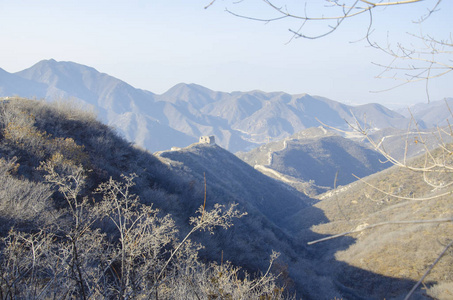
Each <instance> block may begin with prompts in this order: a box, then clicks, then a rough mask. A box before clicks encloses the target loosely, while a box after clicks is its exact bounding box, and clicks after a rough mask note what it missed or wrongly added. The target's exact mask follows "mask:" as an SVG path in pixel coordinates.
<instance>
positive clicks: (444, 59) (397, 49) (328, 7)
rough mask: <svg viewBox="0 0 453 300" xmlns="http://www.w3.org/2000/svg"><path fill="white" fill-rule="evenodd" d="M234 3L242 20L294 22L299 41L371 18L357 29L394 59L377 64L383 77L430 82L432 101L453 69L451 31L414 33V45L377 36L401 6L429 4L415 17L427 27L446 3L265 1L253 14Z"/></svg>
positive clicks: (232, 10) (291, 25)
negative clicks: (435, 83) (438, 82)
mask: <svg viewBox="0 0 453 300" xmlns="http://www.w3.org/2000/svg"><path fill="white" fill-rule="evenodd" d="M215 2H216V0H213V1H211V2H210V3H209V4H208V5H207V6H206V7H205V8H208V7H210V6H212V5H213V4H214V3H215ZM228 2H229V5H227V8H226V11H227V12H228V13H230V14H232V15H233V16H236V17H239V18H245V19H248V20H253V21H257V22H263V23H269V22H283V21H285V22H287V21H289V25H288V26H289V29H288V30H289V32H290V34H291V37H290V39H289V40H290V41H292V40H294V39H298V38H303V39H311V40H312V39H319V38H324V37H327V36H329V35H330V34H332V33H333V32H335V31H337V30H338V29H339V28H341V26H342V24H343V23H344V22H345V21H346V20H349V19H354V18H359V17H360V16H365V17H367V18H366V19H367V20H368V22H367V23H365V24H363V25H362V26H358V27H357V31H359V32H361V33H362V35H363V39H364V40H366V41H367V43H368V45H370V46H372V47H374V48H376V49H378V50H379V51H382V52H383V53H385V54H387V55H389V57H390V62H388V63H376V65H378V66H380V67H382V72H381V73H380V74H378V76H377V77H378V78H388V79H392V80H395V81H398V83H397V84H396V85H394V86H392V87H391V88H389V89H393V88H396V87H399V86H401V85H404V84H407V83H411V82H418V81H425V82H426V91H427V92H426V93H427V97H428V100H429V92H428V91H429V82H430V80H432V79H435V78H438V77H441V76H444V75H446V74H447V73H449V72H451V71H452V70H453V64H452V59H451V57H452V54H453V39H452V36H451V33H450V35H449V36H446V37H436V36H435V35H434V34H433V33H432V34H429V33H419V34H413V33H409V37H411V38H412V39H411V42H410V44H404V43H402V42H401V41H398V42H397V43H396V45H394V46H393V45H392V44H391V43H390V42H389V41H386V42H377V41H376V39H374V38H373V33H374V32H375V30H376V28H375V26H374V24H373V22H374V20H375V19H377V18H378V16H379V15H382V14H386V13H387V12H388V11H390V10H391V9H392V8H395V7H400V6H414V5H422V4H423V5H425V6H426V10H425V13H424V14H423V15H419V16H414V19H413V22H414V23H420V24H421V23H423V22H425V21H426V20H427V19H428V18H430V17H431V16H432V15H433V14H435V13H436V12H437V11H438V10H440V9H441V8H442V0H428V1H422V0H401V1H398V0H396V1H391V0H384V1H368V0H342V1H340V0H325V1H307V0H305V1H289V0H262V2H261V7H259V9H256V10H255V11H254V12H252V13H248V12H246V13H241V12H240V11H241V4H245V2H247V1H228ZM422 2H423V3H422ZM266 8H267V9H266ZM433 18H434V17H433ZM380 91H381V90H379V92H380Z"/></svg>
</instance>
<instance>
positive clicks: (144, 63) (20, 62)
mask: <svg viewBox="0 0 453 300" xmlns="http://www.w3.org/2000/svg"><path fill="white" fill-rule="evenodd" d="M437 1H438V0H425V1H422V2H421V3H416V4H411V5H403V6H400V7H391V8H389V7H387V8H382V9H381V8H380V9H378V10H376V11H375V12H374V13H373V28H374V29H375V30H374V32H373V34H372V38H373V40H374V41H377V42H379V43H380V44H382V45H384V44H386V43H390V44H391V45H392V46H394V45H396V43H397V42H402V43H405V44H407V45H411V43H413V40H411V39H410V38H409V35H408V34H407V33H413V34H419V33H420V32H422V33H423V34H430V35H432V36H434V37H436V38H437V39H448V38H450V39H451V29H452V28H453V18H451V16H450V15H451V12H453V1H450V0H443V1H442V3H441V5H440V7H439V8H440V10H439V11H437V12H436V13H434V14H433V15H432V16H431V17H430V18H428V19H427V20H426V21H425V22H423V23H422V24H416V23H414V22H413V21H414V20H417V19H419V17H420V16H422V15H424V14H426V12H427V8H429V7H432V6H433V5H434V4H435V3H436V2H437ZM210 2H211V0H128V1H125V0H123V1H119V0H94V1H93V0H64V1H61V0H42V1H36V0H0V18H1V20H2V21H1V23H0V34H1V35H0V37H1V41H2V46H1V47H0V68H2V69H4V70H5V71H7V72H10V73H14V72H18V71H21V70H23V69H26V68H29V67H31V66H32V65H34V64H35V63H37V62H39V61H41V60H43V59H50V58H53V59H55V60H57V61H73V62H76V63H80V64H84V65H88V66H91V67H94V68H95V69H97V70H98V71H100V72H103V73H107V74H109V75H111V76H114V77H116V78H119V79H121V80H123V81H126V82H127V83H129V84H131V85H132V86H134V87H136V88H141V89H145V90H148V91H151V92H153V93H156V94H161V93H164V92H165V91H166V90H168V89H170V88H171V87H172V86H174V85H176V84H178V83H181V82H184V83H196V84H199V85H202V86H205V87H207V88H209V89H212V90H215V91H223V92H232V91H251V90H262V91H265V92H273V91H284V92H287V93H290V94H301V93H308V94H311V95H318V96H323V97H327V98H330V99H332V100H336V101H340V102H343V103H346V104H352V105H359V104H365V103H372V102H373V103H374V102H377V103H381V104H383V105H385V106H387V107H390V108H396V107H404V106H408V105H411V104H414V103H419V102H425V103H427V101H428V98H427V94H426V82H425V81H423V82H419V83H411V84H408V85H405V86H402V87H399V88H396V89H393V90H390V91H383V90H386V89H388V88H391V87H394V86H395V85H397V84H398V83H399V82H397V81H395V80H393V79H378V78H376V76H377V75H378V74H380V73H381V72H382V71H383V69H382V67H379V66H377V65H376V64H381V65H386V64H388V63H389V62H390V61H391V58H390V57H389V56H388V55H386V54H384V53H383V52H382V51H379V50H376V49H373V48H371V47H369V46H368V44H367V43H366V41H364V40H363V37H364V36H365V34H366V32H367V28H368V26H369V17H368V16H365V15H363V16H359V17H357V18H352V19H348V20H345V21H344V22H343V23H342V25H341V27H340V28H339V29H338V30H337V31H335V32H333V33H332V34H330V35H328V36H326V37H324V38H321V39H315V40H311V39H291V37H292V35H291V33H290V32H289V30H288V29H289V28H293V29H294V28H298V27H299V26H300V24H301V21H299V20H294V19H293V20H290V19H285V20H281V21H275V22H257V21H252V20H249V19H244V18H239V17H236V16H233V15H232V14H230V13H228V12H226V9H228V10H230V11H234V12H235V13H238V14H244V15H246V16H250V17H260V18H263V17H264V18H269V17H273V16H276V14H275V11H274V10H272V9H269V7H268V6H266V5H265V3H264V2H263V1H262V0H243V1H233V0H217V1H215V2H214V3H213V4H212V5H211V6H210V7H209V8H207V9H205V6H207V5H208V4H209V3H210ZM276 2H278V5H280V4H285V5H286V6H285V7H287V9H288V10H290V11H291V12H293V11H294V12H296V13H297V12H302V13H304V11H305V12H306V13H307V15H309V16H317V15H324V16H328V15H329V13H330V12H331V11H332V10H331V9H330V8H329V7H326V6H325V2H323V1H321V0H307V1H305V2H307V4H306V6H305V8H304V7H301V6H300V5H298V3H301V1H298V0H286V1H284V0H276ZM320 3H322V5H319V4H320ZM327 25H328V24H326V23H325V22H321V21H320V22H316V24H315V25H314V26H313V27H306V28H307V30H310V32H318V33H319V32H322V30H325V28H326V26H327ZM450 43H451V40H450ZM451 57H452V56H451V55H450V56H447V58H445V57H444V58H442V59H447V60H448V59H450V61H449V63H450V65H451ZM389 75H393V73H389ZM452 83H453V72H451V73H449V74H447V75H445V76H442V77H440V78H439V79H436V80H431V81H430V82H429V85H428V86H429V89H428V91H429V98H430V100H431V101H435V100H442V99H443V98H445V97H453V84H452Z"/></svg>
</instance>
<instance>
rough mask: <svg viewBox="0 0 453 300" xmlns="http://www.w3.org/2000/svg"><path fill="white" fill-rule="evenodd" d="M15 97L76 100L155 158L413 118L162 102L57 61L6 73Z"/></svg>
mask: <svg viewBox="0 0 453 300" xmlns="http://www.w3.org/2000/svg"><path fill="white" fill-rule="evenodd" d="M13 95H17V96H22V97H31V98H38V99H40V98H44V99H46V100H49V101H53V100H58V99H73V100H74V101H75V102H79V103H82V104H83V105H84V106H88V107H92V109H93V110H95V111H96V112H97V114H98V115H99V118H100V120H101V121H102V122H104V123H105V124H108V125H111V126H114V127H115V128H117V130H118V131H119V132H120V134H121V135H122V136H124V137H125V138H126V139H128V140H129V141H131V142H133V143H135V144H137V145H139V146H142V147H144V148H146V149H148V150H149V151H152V152H155V151H160V150H168V149H170V148H171V147H184V146H187V145H189V144H191V143H193V142H195V141H197V140H198V138H199V136H202V135H214V136H215V137H216V141H217V143H218V144H219V145H220V146H222V147H223V148H225V149H227V150H229V151H231V152H237V151H246V150H250V149H252V148H255V147H257V146H259V145H260V144H263V143H265V142H270V141H277V140H281V139H283V138H286V137H288V136H290V135H292V134H295V133H297V132H298V131H300V130H303V129H306V128H310V127H317V126H319V125H320V122H322V123H325V124H327V125H329V126H333V127H336V128H343V129H344V128H347V127H348V124H347V122H349V123H352V124H354V123H355V122H356V120H357V121H358V122H361V123H367V124H368V125H369V126H370V127H371V128H373V129H382V128H386V127H394V128H406V127H407V124H408V118H407V117H404V116H402V115H401V114H398V113H396V112H394V111H391V110H389V109H387V108H385V107H384V106H382V105H379V104H366V105H361V106H349V105H345V104H342V103H339V102H336V101H333V100H330V99H327V98H323V97H319V96H311V95H308V94H300V95H290V94H287V93H284V92H272V93H265V92H262V91H250V92H232V93H225V92H216V91H212V90H209V89H207V88H205V87H202V86H199V85H196V84H183V83H181V84H178V85H176V86H174V87H172V88H171V89H169V90H168V91H167V92H165V93H163V94H161V95H157V94H154V93H152V92H149V91H145V90H141V89H137V88H134V87H132V86H131V85H129V84H127V83H125V82H123V81H121V80H119V79H117V78H114V77H112V76H109V75H107V74H104V73H100V72H98V71H97V70H95V69H94V68H91V67H88V66H84V65H80V64H77V63H74V62H57V61H55V60H52V59H51V60H44V61H40V62H38V63H37V64H35V65H33V66H32V67H30V68H28V69H25V70H23V71H20V72H16V73H8V72H6V71H4V70H0V97H7V96H13Z"/></svg>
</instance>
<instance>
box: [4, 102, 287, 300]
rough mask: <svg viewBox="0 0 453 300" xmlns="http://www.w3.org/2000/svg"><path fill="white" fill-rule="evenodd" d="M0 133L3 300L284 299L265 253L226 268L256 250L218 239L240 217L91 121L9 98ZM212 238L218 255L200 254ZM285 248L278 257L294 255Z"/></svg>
mask: <svg viewBox="0 0 453 300" xmlns="http://www.w3.org/2000/svg"><path fill="white" fill-rule="evenodd" d="M0 127H1V139H0V157H1V158H0V196H1V197H0V219H1V222H0V224H1V228H0V234H1V240H0V269H1V270H0V274H1V276H0V298H2V299H13V298H14V299H16V298H20V299H40V298H54V297H58V298H62V299H69V298H71V299H72V298H81V299H87V298H101V297H102V298H141V297H147V298H149V297H151V298H156V299H157V298H159V299H180V298H185V297H189V298H198V297H201V298H209V297H214V298H217V297H221V298H225V297H232V298H235V299H237V298H244V297H245V298H258V297H260V296H262V297H272V298H280V297H283V296H284V295H285V294H284V293H283V289H281V288H280V287H279V286H277V282H276V279H275V277H274V275H271V273H266V270H267V268H268V267H269V265H271V266H272V264H273V263H275V259H276V258H277V257H278V256H279V255H278V254H277V253H276V252H274V251H272V244H266V245H265V247H264V248H263V247H262V250H263V251H258V252H256V253H253V255H254V257H255V259H254V260H253V259H250V258H251V256H249V257H245V256H244V255H243V256H244V259H248V265H247V266H246V268H245V269H242V270H240V266H238V265H237V264H233V263H230V261H234V260H235V258H234V256H233V254H234V253H239V252H241V253H243V252H245V250H244V249H243V248H241V247H244V246H246V247H254V248H256V247H258V248H259V247H260V246H259V245H260V244H261V245H264V244H263V242H262V241H261V240H247V241H246V240H244V239H245V238H246V237H241V236H239V235H238V234H235V233H234V232H232V233H230V234H229V237H230V240H231V239H234V240H235V241H236V242H235V243H231V242H229V241H228V239H227V238H226V235H225V234H223V235H222V237H218V236H219V234H218V233H219V232H222V231H225V229H228V228H230V227H231V226H233V224H234V225H239V226H241V225H240V223H239V224H237V221H238V220H246V214H247V212H246V211H245V209H244V207H241V206H238V205H236V204H235V203H233V202H232V201H231V202H230V201H227V200H225V199H224V198H222V197H216V200H218V203H213V202H212V199H211V198H208V199H207V200H205V202H204V201H203V199H204V195H205V193H204V186H203V185H198V184H197V183H195V182H193V181H189V180H185V179H184V178H182V177H181V176H179V175H178V174H176V173H174V172H172V171H171V170H169V169H168V168H167V167H166V165H165V164H163V163H162V162H160V161H159V160H158V159H156V158H155V157H154V156H153V155H151V154H149V153H148V152H146V151H143V150H141V149H137V148H134V147H132V146H131V145H130V144H129V143H128V142H126V141H125V140H123V139H122V138H120V137H118V135H117V134H116V133H115V132H114V131H112V130H111V129H110V128H109V127H107V126H105V125H103V124H101V123H100V122H98V121H97V120H96V117H95V115H93V114H92V113H89V112H86V111H80V110H78V109H75V108H74V107H71V106H70V105H67V104H65V103H53V104H52V105H49V104H46V103H45V102H40V101H33V100H27V99H9V100H7V101H2V102H1V103H0ZM169 213H171V215H170V214H169ZM258 218H259V217H258ZM242 226H244V225H242ZM268 226H270V228H272V227H275V225H272V224H270V225H268ZM234 227H235V226H233V228H234ZM210 233H212V234H214V233H215V234H214V235H211V234H210ZM211 238H213V240H212V241H210V245H211V246H213V247H214V246H216V247H217V248H216V249H218V251H217V252H216V253H212V252H211V249H206V250H205V252H199V251H200V250H201V249H202V248H203V247H202V245H201V244H200V242H204V241H207V240H211ZM274 239H275V238H274ZM219 243H221V244H219ZM222 245H223V246H222ZM241 245H243V246H241ZM280 245H282V242H280ZM275 246H278V245H275ZM286 247H287V246H286ZM222 249H223V250H224V252H222ZM275 250H276V251H279V250H280V249H275ZM282 250H283V253H282V256H283V257H286V258H285V259H287V257H288V251H291V249H286V250H285V249H282ZM285 252H286V253H285ZM200 253H201V255H202V256H201V257H200V256H199V255H200ZM207 253H209V254H210V255H207ZM259 255H263V257H259ZM212 257H215V260H212V259H211V260H206V259H207V258H212ZM201 258H203V259H201ZM236 262H237V260H236ZM247 270H248V271H251V272H257V271H258V270H261V271H262V273H260V274H261V275H260V274H258V273H253V274H250V276H251V277H250V276H249V275H247V273H246V271H247ZM237 276H240V277H239V278H241V279H238V277H237ZM288 280H290V279H289V277H288ZM280 283H282V282H280Z"/></svg>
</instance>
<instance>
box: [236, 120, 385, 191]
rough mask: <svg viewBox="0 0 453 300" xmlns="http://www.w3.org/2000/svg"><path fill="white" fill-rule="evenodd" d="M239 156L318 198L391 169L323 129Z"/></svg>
mask: <svg viewBox="0 0 453 300" xmlns="http://www.w3.org/2000/svg"><path fill="white" fill-rule="evenodd" d="M237 156H238V157H240V158H241V159H243V160H244V161H246V162H247V163H249V164H250V165H252V166H254V167H255V169H258V170H260V171H262V172H263V173H265V174H268V175H269V176H271V177H275V178H277V179H280V180H282V181H283V182H286V183H288V184H290V185H292V186H294V187H296V188H298V189H299V190H301V191H303V192H304V193H306V194H310V195H316V194H318V193H320V192H324V191H326V190H328V189H333V188H334V187H336V186H339V185H345V184H348V183H351V182H353V181H355V180H356V178H355V177H354V176H353V175H352V174H355V175H356V176H360V177H364V176H367V175H370V174H373V173H375V172H378V171H380V170H383V169H385V168H387V167H389V166H390V163H382V162H384V161H385V158H384V156H382V155H380V154H378V153H377V152H376V151H374V150H371V149H369V148H367V147H365V146H364V145H363V144H359V143H358V142H355V141H353V140H351V139H347V138H344V137H342V136H340V135H338V134H336V133H334V132H333V131H329V130H326V129H325V128H323V127H317V128H310V129H306V130H302V131H300V132H298V133H296V134H294V135H292V136H290V137H288V138H286V139H284V140H281V141H278V142H273V143H269V144H265V145H263V146H260V147H259V148H256V149H254V150H252V151H250V152H247V153H237Z"/></svg>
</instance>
